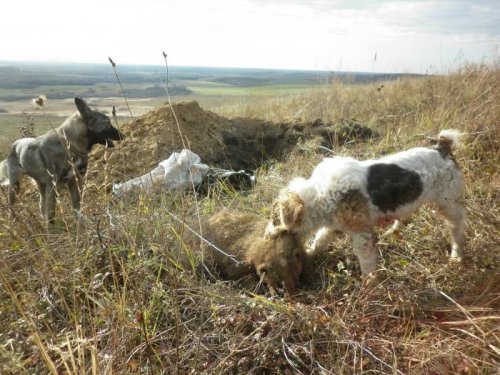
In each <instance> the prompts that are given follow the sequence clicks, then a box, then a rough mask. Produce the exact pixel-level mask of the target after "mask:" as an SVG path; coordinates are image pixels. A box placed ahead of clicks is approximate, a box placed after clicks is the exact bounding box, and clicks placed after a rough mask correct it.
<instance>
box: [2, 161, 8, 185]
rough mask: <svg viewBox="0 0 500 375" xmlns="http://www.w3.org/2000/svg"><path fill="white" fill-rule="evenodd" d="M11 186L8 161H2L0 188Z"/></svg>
mask: <svg viewBox="0 0 500 375" xmlns="http://www.w3.org/2000/svg"><path fill="white" fill-rule="evenodd" d="M8 185H9V176H8V174H7V160H2V161H0V186H8Z"/></svg>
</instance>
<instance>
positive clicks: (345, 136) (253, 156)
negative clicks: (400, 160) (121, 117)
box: [87, 101, 377, 185]
mask: <svg viewBox="0 0 500 375" xmlns="http://www.w3.org/2000/svg"><path fill="white" fill-rule="evenodd" d="M174 113H175V116H174ZM176 120H177V121H176ZM120 130H121V131H122V132H123V133H124V134H125V135H126V138H125V139H124V140H122V141H121V142H116V143H115V145H116V147H115V148H114V149H105V148H103V147H98V148H97V147H96V149H95V150H94V151H93V152H92V154H91V156H90V168H89V171H88V179H87V181H88V182H91V181H95V182H96V184H97V185H100V184H101V183H104V184H109V183H110V182H117V181H125V180H128V179H130V178H133V177H137V176H140V175H142V174H144V173H147V172H148V171H150V170H152V169H153V168H155V167H156V166H157V165H158V162H160V161H161V160H164V159H167V158H168V157H169V156H170V154H171V153H172V152H175V151H180V150H182V149H183V148H189V149H190V150H191V151H193V152H194V153H196V154H198V155H199V156H200V158H201V160H202V162H203V163H205V164H208V165H209V166H212V167H220V168H227V169H234V170H240V169H256V168H258V167H260V166H261V165H262V164H263V163H264V162H266V161H267V160H269V159H277V160H279V159H280V158H282V157H283V156H284V155H286V154H287V153H288V152H290V151H291V150H292V148H293V147H294V146H295V145H296V144H297V142H298V141H299V139H304V140H306V139H311V138H315V137H320V138H321V142H320V143H321V145H322V146H324V147H327V148H332V147H333V145H335V144H339V143H345V142H350V141H352V140H359V139H361V140H365V139H368V138H372V137H374V136H377V134H376V133H374V132H373V131H371V130H370V129H369V128H367V127H365V126H364V125H361V124H359V123H357V122H355V121H354V122H353V121H351V122H349V123H347V124H344V125H342V126H340V127H338V126H337V127H335V126H334V125H333V124H332V123H324V122H323V121H322V120H319V119H318V120H315V121H313V122H311V123H274V122H270V121H264V120H259V119H253V118H233V119H229V118H225V117H222V116H220V115H217V114H216V113H213V112H210V111H206V110H204V109H202V108H201V107H200V106H199V104H198V103H197V102H196V101H191V102H182V103H176V104H173V105H172V107H170V105H169V104H168V103H166V104H165V105H163V106H160V107H158V108H156V109H154V110H152V111H151V112H148V113H146V114H145V115H143V116H141V117H139V118H137V119H136V120H135V121H132V122H129V123H126V124H124V125H122V126H121V127H120ZM99 181H100V182H99Z"/></svg>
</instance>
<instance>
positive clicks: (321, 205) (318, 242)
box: [266, 130, 465, 276]
mask: <svg viewBox="0 0 500 375" xmlns="http://www.w3.org/2000/svg"><path fill="white" fill-rule="evenodd" d="M460 136H461V134H460V133H459V132H458V131H456V130H443V131H441V133H440V134H439V136H438V138H437V142H436V145H435V146H434V147H431V148H424V147H418V148H412V149H410V150H407V151H403V152H399V153H396V154H392V155H388V156H385V157H382V158H380V159H374V160H364V161H358V160H355V159H353V158H350V157H340V156H337V157H334V158H325V159H324V160H323V161H322V162H321V163H320V164H318V165H317V166H316V168H315V169H314V171H313V173H312V175H311V177H310V178H308V179H304V178H295V179H294V180H292V181H291V182H290V184H289V185H288V188H286V189H284V191H283V192H282V194H281V196H280V197H279V198H278V200H277V202H276V204H275V209H274V210H273V214H272V218H271V221H270V222H269V224H268V226H267V229H266V235H267V236H271V237H272V236H273V235H274V233H277V231H279V230H283V229H286V230H289V231H291V232H295V233H299V234H300V235H302V236H306V235H309V234H311V233H314V232H316V231H317V234H316V237H315V239H314V242H313V244H312V247H311V249H309V252H310V253H314V252H317V251H322V250H324V249H325V248H326V247H327V245H328V243H329V241H330V240H331V238H332V236H333V234H334V233H335V232H336V231H341V232H345V233H348V234H350V235H351V236H352V240H353V247H354V251H355V253H356V255H357V257H358V259H359V262H360V265H361V271H362V274H363V276H367V275H368V274H369V273H370V272H372V271H374V270H375V269H376V260H377V252H376V248H375V242H376V236H375V234H374V227H376V226H383V225H386V224H390V223H392V222H394V221H395V220H396V221H397V220H398V219H404V218H406V217H408V216H409V215H411V214H412V213H413V212H415V211H416V210H417V209H418V208H419V207H421V206H422V205H423V204H425V203H430V202H432V203H435V204H436V205H437V207H438V208H439V210H440V211H441V212H442V213H443V215H444V216H445V218H446V220H447V224H448V227H449V229H450V233H451V239H452V247H451V254H450V258H451V259H453V260H461V258H462V255H463V254H462V251H463V241H464V220H465V205H464V203H465V202H464V197H463V191H464V182H463V176H462V173H461V171H460V169H459V167H458V165H457V163H456V161H455V159H454V157H453V154H452V150H453V149H454V148H455V147H456V146H457V145H458V142H459V138H460ZM397 226H398V222H396V225H395V226H394V227H393V228H397Z"/></svg>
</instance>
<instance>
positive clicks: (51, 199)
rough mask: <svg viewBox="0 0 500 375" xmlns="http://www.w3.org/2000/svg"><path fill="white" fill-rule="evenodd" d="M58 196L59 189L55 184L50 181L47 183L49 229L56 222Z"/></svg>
mask: <svg viewBox="0 0 500 375" xmlns="http://www.w3.org/2000/svg"><path fill="white" fill-rule="evenodd" d="M56 196H57V189H56V187H55V185H54V184H51V183H48V184H46V185H45V220H46V223H47V229H48V228H49V227H50V226H51V225H53V224H54V219H55V217H56Z"/></svg>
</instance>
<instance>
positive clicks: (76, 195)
mask: <svg viewBox="0 0 500 375" xmlns="http://www.w3.org/2000/svg"><path fill="white" fill-rule="evenodd" d="M68 188H69V193H70V196H71V206H72V207H73V210H74V211H75V214H76V217H77V218H79V217H80V188H81V185H80V183H79V181H78V180H77V178H76V177H74V176H73V177H72V178H70V179H69V180H68Z"/></svg>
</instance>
